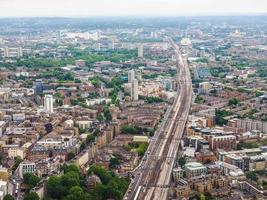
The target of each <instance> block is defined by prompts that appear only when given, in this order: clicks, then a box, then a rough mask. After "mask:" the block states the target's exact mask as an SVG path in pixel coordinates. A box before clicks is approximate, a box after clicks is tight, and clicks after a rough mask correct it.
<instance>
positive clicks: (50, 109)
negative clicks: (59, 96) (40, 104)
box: [44, 95, 54, 113]
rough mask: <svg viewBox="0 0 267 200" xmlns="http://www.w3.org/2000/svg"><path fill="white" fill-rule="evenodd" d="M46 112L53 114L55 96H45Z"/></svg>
mask: <svg viewBox="0 0 267 200" xmlns="http://www.w3.org/2000/svg"><path fill="white" fill-rule="evenodd" d="M44 110H45V111H46V112H49V113H53V111H54V108H53V96H52V95H45V97H44Z"/></svg>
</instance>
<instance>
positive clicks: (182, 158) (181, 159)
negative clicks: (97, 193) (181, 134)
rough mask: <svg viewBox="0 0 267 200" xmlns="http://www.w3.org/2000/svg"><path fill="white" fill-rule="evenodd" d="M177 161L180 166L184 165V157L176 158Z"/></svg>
mask: <svg viewBox="0 0 267 200" xmlns="http://www.w3.org/2000/svg"><path fill="white" fill-rule="evenodd" d="M178 163H179V165H180V166H181V167H184V165H185V163H186V159H185V157H180V158H179V160H178Z"/></svg>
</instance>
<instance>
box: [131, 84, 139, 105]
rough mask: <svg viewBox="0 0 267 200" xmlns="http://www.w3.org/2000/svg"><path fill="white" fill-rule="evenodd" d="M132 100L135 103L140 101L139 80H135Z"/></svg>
mask: <svg viewBox="0 0 267 200" xmlns="http://www.w3.org/2000/svg"><path fill="white" fill-rule="evenodd" d="M131 98H132V100H133V101H138V99H139V98H138V80H136V79H134V80H133V81H132V85H131Z"/></svg>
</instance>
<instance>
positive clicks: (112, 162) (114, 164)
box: [109, 156, 120, 168]
mask: <svg viewBox="0 0 267 200" xmlns="http://www.w3.org/2000/svg"><path fill="white" fill-rule="evenodd" d="M119 165H120V159H119V158H118V157H116V156H115V157H113V158H111V159H110V160H109V167H110V168H117V167H118V166H119Z"/></svg>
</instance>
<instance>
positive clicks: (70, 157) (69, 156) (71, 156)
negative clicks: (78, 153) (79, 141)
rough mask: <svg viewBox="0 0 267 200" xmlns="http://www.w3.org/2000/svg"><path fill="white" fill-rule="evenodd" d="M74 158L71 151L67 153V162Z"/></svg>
mask: <svg viewBox="0 0 267 200" xmlns="http://www.w3.org/2000/svg"><path fill="white" fill-rule="evenodd" d="M74 157H75V154H74V153H73V152H72V151H71V152H69V153H68V160H71V159H72V158H74Z"/></svg>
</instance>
